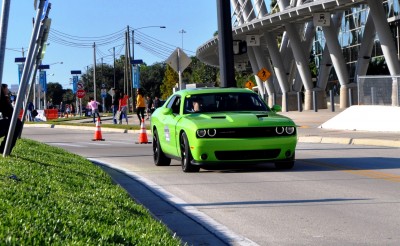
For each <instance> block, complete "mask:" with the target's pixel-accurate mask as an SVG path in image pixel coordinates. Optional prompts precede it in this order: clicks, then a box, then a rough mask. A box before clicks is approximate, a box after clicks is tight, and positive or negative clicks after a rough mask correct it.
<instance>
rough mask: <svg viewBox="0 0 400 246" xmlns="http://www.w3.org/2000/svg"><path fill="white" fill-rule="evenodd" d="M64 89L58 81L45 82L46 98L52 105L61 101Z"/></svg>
mask: <svg viewBox="0 0 400 246" xmlns="http://www.w3.org/2000/svg"><path fill="white" fill-rule="evenodd" d="M63 94H64V90H63V88H62V85H61V84H59V83H53V82H49V83H48V84H47V92H46V98H47V100H48V101H50V102H52V104H53V105H59V104H60V103H61V102H62V101H63Z"/></svg>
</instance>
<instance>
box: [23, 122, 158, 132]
mask: <svg viewBox="0 0 400 246" xmlns="http://www.w3.org/2000/svg"><path fill="white" fill-rule="evenodd" d="M24 127H38V128H63V129H74V130H84V131H95V130H96V127H95V126H93V127H91V126H71V125H53V124H25V125H24ZM101 131H102V132H117V133H118V132H119V133H140V129H139V130H126V129H117V128H107V127H102V128H101ZM146 132H147V133H148V134H149V133H151V131H150V130H147V131H146Z"/></svg>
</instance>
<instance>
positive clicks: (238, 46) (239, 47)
mask: <svg viewBox="0 0 400 246" xmlns="http://www.w3.org/2000/svg"><path fill="white" fill-rule="evenodd" d="M245 53H247V43H246V41H242V40H234V41H233V54H234V55H241V54H245Z"/></svg>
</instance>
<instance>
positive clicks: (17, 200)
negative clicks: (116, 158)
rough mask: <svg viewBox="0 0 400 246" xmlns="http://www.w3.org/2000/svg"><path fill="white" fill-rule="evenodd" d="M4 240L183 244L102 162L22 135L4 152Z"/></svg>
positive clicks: (0, 237)
mask: <svg viewBox="0 0 400 246" xmlns="http://www.w3.org/2000/svg"><path fill="white" fill-rule="evenodd" d="M0 187H1V188H0V218H1V219H0V245H180V244H181V243H180V241H179V239H177V238H174V237H173V236H172V235H171V233H170V232H169V230H168V229H167V228H166V227H165V226H164V225H163V224H162V223H161V222H159V221H157V220H155V219H154V218H153V217H152V216H151V215H150V214H149V212H148V211H147V210H146V209H145V208H144V207H142V206H141V205H139V204H137V203H135V202H134V201H133V200H132V199H131V198H130V196H129V195H128V194H127V193H126V191H125V190H124V189H122V188H121V187H120V186H118V185H116V184H115V183H113V181H112V180H111V178H110V177H109V176H108V175H107V174H106V173H105V172H104V171H103V170H102V169H101V168H100V167H98V166H96V165H94V164H92V163H91V162H89V161H88V160H86V159H85V158H83V157H80V156H77V155H75V154H71V153H68V152H66V151H64V150H62V149H61V148H56V147H51V146H48V145H44V144H41V143H38V142H35V141H32V140H28V139H21V140H18V141H17V145H16V146H15V148H14V149H13V152H12V153H11V155H10V156H8V157H6V158H3V157H0Z"/></svg>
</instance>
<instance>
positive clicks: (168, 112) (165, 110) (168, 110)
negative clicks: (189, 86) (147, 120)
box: [161, 108, 172, 115]
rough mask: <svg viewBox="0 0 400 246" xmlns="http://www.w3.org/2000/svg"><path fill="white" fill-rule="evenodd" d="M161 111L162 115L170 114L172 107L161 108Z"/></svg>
mask: <svg viewBox="0 0 400 246" xmlns="http://www.w3.org/2000/svg"><path fill="white" fill-rule="evenodd" d="M161 113H162V114H164V115H167V114H172V108H163V109H161Z"/></svg>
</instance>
